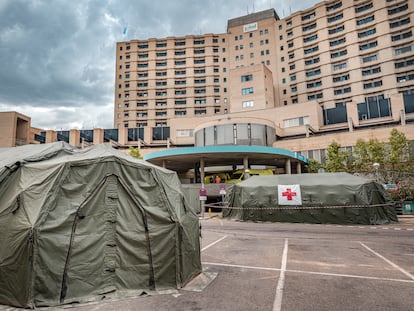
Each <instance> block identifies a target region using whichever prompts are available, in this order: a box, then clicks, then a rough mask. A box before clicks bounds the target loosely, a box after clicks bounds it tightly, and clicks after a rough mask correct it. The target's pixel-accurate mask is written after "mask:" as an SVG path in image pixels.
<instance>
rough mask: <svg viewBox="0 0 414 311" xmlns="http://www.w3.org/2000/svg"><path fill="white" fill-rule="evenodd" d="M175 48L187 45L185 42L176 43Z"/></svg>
mask: <svg viewBox="0 0 414 311" xmlns="http://www.w3.org/2000/svg"><path fill="white" fill-rule="evenodd" d="M174 44H175V46H184V45H185V41H175V43H174Z"/></svg>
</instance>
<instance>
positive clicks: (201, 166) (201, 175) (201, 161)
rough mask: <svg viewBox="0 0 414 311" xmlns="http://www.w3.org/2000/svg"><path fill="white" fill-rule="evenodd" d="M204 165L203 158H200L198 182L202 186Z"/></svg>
mask: <svg viewBox="0 0 414 311" xmlns="http://www.w3.org/2000/svg"><path fill="white" fill-rule="evenodd" d="M204 165H205V162H204V159H203V158H201V159H200V180H201V183H202V184H204V176H205V175H204Z"/></svg>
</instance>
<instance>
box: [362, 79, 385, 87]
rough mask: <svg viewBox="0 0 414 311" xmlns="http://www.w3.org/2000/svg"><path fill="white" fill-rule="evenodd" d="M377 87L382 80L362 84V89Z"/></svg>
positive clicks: (380, 84)
mask: <svg viewBox="0 0 414 311" xmlns="http://www.w3.org/2000/svg"><path fill="white" fill-rule="evenodd" d="M379 86H382V80H379V81H373V82H368V83H364V89H371V88H374V87H379Z"/></svg>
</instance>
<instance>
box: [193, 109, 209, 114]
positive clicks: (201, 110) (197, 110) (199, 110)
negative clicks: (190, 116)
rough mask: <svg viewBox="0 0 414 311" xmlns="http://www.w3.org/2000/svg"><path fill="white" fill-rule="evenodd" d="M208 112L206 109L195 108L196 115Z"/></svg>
mask: <svg viewBox="0 0 414 311" xmlns="http://www.w3.org/2000/svg"><path fill="white" fill-rule="evenodd" d="M206 113H207V110H206V109H195V110H194V114H196V115H200V114H206Z"/></svg>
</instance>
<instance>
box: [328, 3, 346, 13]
mask: <svg viewBox="0 0 414 311" xmlns="http://www.w3.org/2000/svg"><path fill="white" fill-rule="evenodd" d="M340 7H342V1H339V2H337V3H335V4H332V5H330V6H327V7H326V12H331V11H334V10H336V9H339V8H340Z"/></svg>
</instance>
